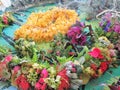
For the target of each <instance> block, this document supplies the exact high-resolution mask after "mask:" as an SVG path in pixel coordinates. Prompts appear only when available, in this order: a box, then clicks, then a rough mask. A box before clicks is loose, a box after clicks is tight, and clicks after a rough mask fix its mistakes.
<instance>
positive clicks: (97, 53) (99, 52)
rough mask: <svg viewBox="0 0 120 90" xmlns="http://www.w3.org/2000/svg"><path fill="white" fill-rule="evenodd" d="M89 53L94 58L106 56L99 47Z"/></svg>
mask: <svg viewBox="0 0 120 90" xmlns="http://www.w3.org/2000/svg"><path fill="white" fill-rule="evenodd" d="M89 55H90V56H92V57H94V58H99V59H103V58H104V56H103V55H102V54H101V51H100V49H99V48H94V49H93V50H92V51H91V52H89Z"/></svg>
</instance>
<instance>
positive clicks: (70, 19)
mask: <svg viewBox="0 0 120 90" xmlns="http://www.w3.org/2000/svg"><path fill="white" fill-rule="evenodd" d="M76 20H78V15H77V13H76V12H75V11H74V10H68V9H63V8H55V9H52V10H49V11H47V12H45V13H42V12H40V13H32V14H31V15H30V16H29V18H28V20H27V22H26V23H25V24H24V25H23V26H21V27H20V28H19V29H18V30H17V31H15V39H19V38H27V39H32V40H34V41H36V42H48V41H51V40H52V39H53V38H54V36H55V35H56V34H57V33H58V32H59V33H62V34H66V33H67V31H68V29H69V27H70V26H71V25H73V24H74V23H75V22H76Z"/></svg>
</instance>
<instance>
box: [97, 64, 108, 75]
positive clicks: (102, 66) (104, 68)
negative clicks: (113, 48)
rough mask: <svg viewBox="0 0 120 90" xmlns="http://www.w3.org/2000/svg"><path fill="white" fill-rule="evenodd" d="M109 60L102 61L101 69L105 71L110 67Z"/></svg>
mask: <svg viewBox="0 0 120 90" xmlns="http://www.w3.org/2000/svg"><path fill="white" fill-rule="evenodd" d="M108 63H109V62H101V64H100V68H99V70H100V71H101V72H102V73H104V72H105V71H106V70H107V69H108Z"/></svg>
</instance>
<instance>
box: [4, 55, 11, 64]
mask: <svg viewBox="0 0 120 90" xmlns="http://www.w3.org/2000/svg"><path fill="white" fill-rule="evenodd" d="M11 60H12V55H8V56H6V57H5V59H4V61H3V62H2V63H3V64H6V63H9V62H10V61H11Z"/></svg>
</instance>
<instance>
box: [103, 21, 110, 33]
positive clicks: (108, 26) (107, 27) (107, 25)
mask: <svg viewBox="0 0 120 90" xmlns="http://www.w3.org/2000/svg"><path fill="white" fill-rule="evenodd" d="M110 26H111V22H108V23H107V24H106V26H105V28H104V30H105V31H106V32H107V31H109V29H110Z"/></svg>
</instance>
